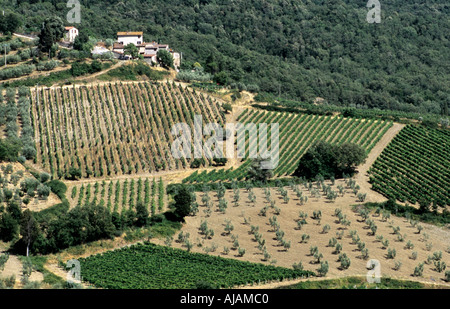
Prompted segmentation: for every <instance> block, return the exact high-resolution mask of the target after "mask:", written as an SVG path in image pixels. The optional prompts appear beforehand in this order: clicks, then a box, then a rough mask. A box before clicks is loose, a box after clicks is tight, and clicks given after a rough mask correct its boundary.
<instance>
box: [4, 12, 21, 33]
mask: <svg viewBox="0 0 450 309" xmlns="http://www.w3.org/2000/svg"><path fill="white" fill-rule="evenodd" d="M21 25H22V20H21V19H20V16H19V15H17V14H15V13H12V12H11V13H8V14H6V15H5V16H4V17H2V19H0V32H3V34H9V33H13V32H15V31H16V30H17V29H18V28H19V27H20V26H21Z"/></svg>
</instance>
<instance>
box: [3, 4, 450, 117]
mask: <svg viewBox="0 0 450 309" xmlns="http://www.w3.org/2000/svg"><path fill="white" fill-rule="evenodd" d="M3 2H6V3H7V4H8V3H12V1H3ZM14 2H15V1H14ZM17 2H18V4H19V5H18V6H16V5H14V6H13V5H12V4H10V8H11V9H13V10H14V11H15V12H17V13H20V14H22V16H23V18H24V25H23V31H25V32H31V31H39V27H40V26H41V24H42V21H43V19H44V18H45V17H47V16H48V15H49V14H55V15H59V16H60V17H62V18H64V19H65V17H66V15H67V11H68V9H67V8H66V3H65V2H64V1H51V2H50V1H43V2H41V1H39V2H37V3H36V1H23V0H21V1H17ZM81 3H82V10H81V16H82V22H81V24H80V25H77V27H79V28H80V29H81V31H86V32H88V33H90V34H91V35H93V36H96V37H97V38H104V39H106V38H113V39H115V33H116V32H117V31H131V30H140V31H144V35H145V37H144V39H145V40H146V41H151V40H158V41H159V42H161V43H167V44H170V46H173V48H174V49H175V50H177V51H181V52H183V55H184V57H183V58H184V60H185V61H184V68H189V67H190V66H191V65H192V64H193V63H194V62H196V61H198V62H200V63H201V64H202V65H203V67H204V68H205V69H206V71H208V72H211V73H213V74H215V73H219V72H225V74H226V75H225V76H226V77H228V82H230V83H243V84H246V85H248V84H252V85H253V84H256V85H257V86H259V88H260V90H261V91H262V92H269V93H271V94H273V95H277V96H278V95H280V96H282V97H284V98H292V99H297V100H302V101H308V102H312V101H313V100H314V99H315V98H316V97H321V98H324V99H325V102H328V103H330V104H337V105H344V106H348V105H352V106H353V105H354V106H365V107H379V108H382V109H398V110H403V111H415V112H421V113H424V112H432V113H441V112H442V113H444V114H446V115H448V93H449V85H450V81H449V73H448V72H450V70H449V64H450V59H449V53H448V52H447V51H448V42H449V34H448V33H449V31H448V29H450V19H449V18H448V14H449V12H450V6H449V5H448V3H447V2H446V1H444V0H433V1H426V2H425V1H419V2H417V1H415V2H414V3H409V2H408V3H405V1H401V0H393V1H389V3H383V4H382V8H381V13H382V16H381V18H382V19H381V23H380V24H369V23H367V21H366V16H367V13H368V11H369V9H368V8H367V7H366V1H356V0H334V1H300V0H292V1H274V0H269V1H268V0H266V1H254V0H253V1H248V0H236V1H231V0H220V1H219V0H190V1H180V0H164V1H162V0H155V1H135V0H130V1H127V2H126V4H125V2H123V1H119V0H108V1H106V0H95V1H92V0H89V1H87V0H85V1H81ZM222 77H223V75H222Z"/></svg>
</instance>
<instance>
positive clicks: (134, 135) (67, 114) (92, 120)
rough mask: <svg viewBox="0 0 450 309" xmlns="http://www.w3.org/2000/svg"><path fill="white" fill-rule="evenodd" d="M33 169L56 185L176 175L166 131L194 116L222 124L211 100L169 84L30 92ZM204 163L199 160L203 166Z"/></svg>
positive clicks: (179, 163)
mask: <svg viewBox="0 0 450 309" xmlns="http://www.w3.org/2000/svg"><path fill="white" fill-rule="evenodd" d="M32 114H33V120H34V122H33V124H34V130H35V138H36V143H37V157H36V163H38V164H39V165H41V166H42V167H43V168H44V169H46V170H48V171H50V172H51V174H52V175H53V176H54V177H57V178H71V177H73V171H74V170H75V171H77V173H75V174H80V176H81V177H83V178H89V177H91V176H94V177H106V176H108V177H110V176H111V177H113V176H118V175H124V174H135V173H144V172H147V173H148V172H155V171H161V170H176V169H183V168H186V167H189V160H185V159H184V158H181V159H175V158H174V157H173V156H172V154H171V144H172V142H173V140H174V138H175V137H173V136H172V135H171V128H172V125H173V124H176V123H187V124H188V125H189V126H191V128H192V127H193V125H194V124H193V123H194V116H195V115H202V117H203V121H204V123H210V122H214V123H219V124H221V125H223V124H224V122H225V116H224V114H223V112H222V111H221V109H220V104H219V103H218V102H217V101H216V100H214V99H212V98H211V97H208V96H205V95H203V94H201V93H197V92H195V91H189V90H187V89H186V88H183V87H182V86H176V85H175V84H171V83H158V84H152V83H149V82H142V83H126V84H122V83H120V84H117V83H115V84H113V83H109V84H96V85H90V86H80V87H77V86H73V87H60V88H42V89H38V91H37V92H36V91H33V95H32ZM210 163H211V162H210V161H208V160H207V159H205V165H206V166H207V165H208V164H210Z"/></svg>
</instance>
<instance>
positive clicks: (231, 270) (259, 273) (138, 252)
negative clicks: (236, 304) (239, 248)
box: [80, 243, 313, 289]
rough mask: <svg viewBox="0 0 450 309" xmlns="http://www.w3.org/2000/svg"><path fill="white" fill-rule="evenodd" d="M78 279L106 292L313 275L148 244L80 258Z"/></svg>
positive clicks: (222, 286)
mask: <svg viewBox="0 0 450 309" xmlns="http://www.w3.org/2000/svg"><path fill="white" fill-rule="evenodd" d="M80 263H81V270H82V271H81V276H82V278H83V279H84V280H86V281H88V282H90V283H92V284H94V285H95V286H97V287H101V288H106V289H187V288H195V286H196V285H197V284H198V283H200V282H206V283H209V284H213V285H214V286H217V287H221V288H230V287H232V286H236V285H244V284H249V283H260V282H265V281H272V280H283V279H292V278H299V277H308V276H311V275H313V273H312V272H307V271H301V270H293V269H287V268H282V267H275V266H268V265H263V264H256V263H249V262H245V261H237V260H233V259H225V258H221V257H216V256H209V255H205V254H200V253H189V252H186V251H185V250H180V249H174V248H169V247H163V246H158V245H154V244H150V243H146V244H137V245H133V246H131V247H128V248H123V249H119V250H115V251H109V252H106V253H103V254H101V255H94V256H90V257H88V258H85V259H80Z"/></svg>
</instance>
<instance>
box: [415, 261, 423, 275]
mask: <svg viewBox="0 0 450 309" xmlns="http://www.w3.org/2000/svg"><path fill="white" fill-rule="evenodd" d="M423 267H424V263H419V265H417V266H416V267H415V268H414V273H413V275H414V277H420V276H422V274H423Z"/></svg>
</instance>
